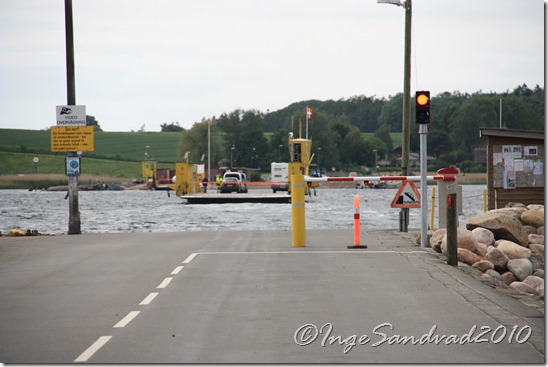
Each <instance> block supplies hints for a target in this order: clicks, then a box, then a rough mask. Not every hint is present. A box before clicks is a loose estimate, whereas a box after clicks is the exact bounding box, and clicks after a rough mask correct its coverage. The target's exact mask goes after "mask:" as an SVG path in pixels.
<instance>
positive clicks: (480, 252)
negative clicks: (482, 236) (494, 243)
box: [475, 242, 487, 257]
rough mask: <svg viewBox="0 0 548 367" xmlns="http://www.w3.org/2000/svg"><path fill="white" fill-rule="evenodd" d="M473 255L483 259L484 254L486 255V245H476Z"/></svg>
mask: <svg viewBox="0 0 548 367" xmlns="http://www.w3.org/2000/svg"><path fill="white" fill-rule="evenodd" d="M475 253H476V254H478V255H479V256H481V257H485V254H486V253H487V245H486V244H485V243H481V242H478V243H477V244H476V251H475Z"/></svg>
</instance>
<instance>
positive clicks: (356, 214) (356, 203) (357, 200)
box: [347, 195, 367, 248]
mask: <svg viewBox="0 0 548 367" xmlns="http://www.w3.org/2000/svg"><path fill="white" fill-rule="evenodd" d="M347 247H348V248H367V245H360V196H359V195H354V246H347Z"/></svg>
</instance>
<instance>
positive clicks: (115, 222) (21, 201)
mask: <svg viewBox="0 0 548 367" xmlns="http://www.w3.org/2000/svg"><path fill="white" fill-rule="evenodd" d="M432 187H433V186H430V187H429V190H428V197H429V199H428V204H429V205H430V198H431V195H432V192H431V189H432ZM484 189H485V185H464V186H463V195H462V196H463V213H462V214H461V215H459V223H464V222H465V221H466V219H468V218H471V217H473V216H475V215H477V214H479V213H481V212H483V190H484ZM261 192H264V193H271V191H267V190H265V191H262V190H253V193H261ZM396 192H397V189H380V190H375V189H363V190H356V189H319V190H317V196H312V197H310V198H308V199H307V204H306V228H307V229H326V228H351V227H352V225H353V218H354V217H353V215H354V209H353V202H354V195H356V194H359V195H360V202H361V210H360V214H361V225H362V228H364V229H395V230H397V229H398V228H399V212H400V210H399V209H393V208H391V207H390V203H391V201H392V199H393V198H394V196H395V195H396ZM436 192H437V191H436ZM278 194H280V195H287V193H278ZM65 195H66V193H65V192H46V191H33V192H29V191H26V190H0V231H2V232H3V233H4V234H5V233H7V232H8V231H9V230H10V229H11V228H16V229H22V230H26V229H36V230H38V231H39V232H40V233H48V234H64V233H67V231H68V217H69V210H68V200H65ZM233 195H245V194H233ZM436 205H437V200H436ZM79 208H80V220H81V229H82V233H113V232H179V231H201V230H218V229H219V230H256V229H282V230H284V229H285V230H290V229H291V205H290V204H252V203H247V204H246V203H244V204H208V205H199V204H196V205H188V204H183V201H182V199H180V198H178V197H176V196H175V195H174V194H173V193H172V194H171V197H168V195H167V193H166V192H165V191H130V190H127V191H81V192H80V193H79ZM437 211H438V210H437V207H436V208H435V210H434V213H435V218H436V219H435V225H434V226H435V227H436V228H437V227H438V224H437V223H438V221H437ZM428 220H429V221H430V214H429V215H428ZM409 228H420V209H410V217H409Z"/></svg>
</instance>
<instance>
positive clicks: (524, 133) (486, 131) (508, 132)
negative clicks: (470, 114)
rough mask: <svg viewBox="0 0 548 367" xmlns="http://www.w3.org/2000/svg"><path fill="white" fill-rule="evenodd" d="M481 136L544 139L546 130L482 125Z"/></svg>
mask: <svg viewBox="0 0 548 367" xmlns="http://www.w3.org/2000/svg"><path fill="white" fill-rule="evenodd" d="M479 131H480V137H483V136H495V137H503V138H523V139H537V140H544V131H538V130H513V129H495V128H489V127H480V129H479Z"/></svg>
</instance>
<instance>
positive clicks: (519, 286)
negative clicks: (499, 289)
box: [510, 282, 538, 294]
mask: <svg viewBox="0 0 548 367" xmlns="http://www.w3.org/2000/svg"><path fill="white" fill-rule="evenodd" d="M510 288H512V289H515V290H516V291H518V292H522V293H530V294H538V292H537V290H536V289H535V288H533V287H531V286H529V285H527V284H525V283H523V282H514V283H512V284H510Z"/></svg>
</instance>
